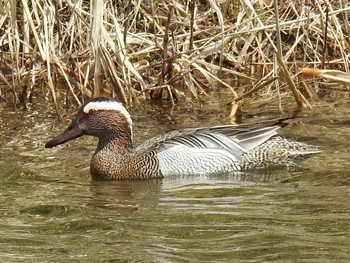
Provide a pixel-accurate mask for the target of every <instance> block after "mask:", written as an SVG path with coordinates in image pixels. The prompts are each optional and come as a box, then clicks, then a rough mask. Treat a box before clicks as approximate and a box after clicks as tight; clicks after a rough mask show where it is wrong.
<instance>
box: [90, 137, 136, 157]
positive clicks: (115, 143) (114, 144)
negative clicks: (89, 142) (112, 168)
mask: <svg viewBox="0 0 350 263" xmlns="http://www.w3.org/2000/svg"><path fill="white" fill-rule="evenodd" d="M132 148H133V143H132V137H131V134H129V133H118V134H110V135H107V136H104V137H100V138H99V141H98V145H97V149H96V151H95V154H97V153H99V152H101V151H106V152H114V153H123V152H127V151H130V150H131V149H132Z"/></svg>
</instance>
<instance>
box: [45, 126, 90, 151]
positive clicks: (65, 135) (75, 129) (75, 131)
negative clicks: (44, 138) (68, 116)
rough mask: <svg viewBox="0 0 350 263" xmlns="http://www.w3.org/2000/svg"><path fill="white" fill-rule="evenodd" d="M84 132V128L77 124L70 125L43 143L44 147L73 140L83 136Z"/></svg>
mask: <svg viewBox="0 0 350 263" xmlns="http://www.w3.org/2000/svg"><path fill="white" fill-rule="evenodd" d="M84 133H85V131H84V130H82V129H81V128H79V126H78V125H74V124H73V125H70V126H69V127H68V128H67V129H66V130H65V131H64V132H62V133H61V134H60V135H58V136H56V137H55V138H53V139H52V140H51V141H49V142H47V143H46V144H45V148H52V147H55V146H57V145H60V144H63V143H65V142H68V141H70V140H74V139H76V138H78V137H80V136H83V135H84Z"/></svg>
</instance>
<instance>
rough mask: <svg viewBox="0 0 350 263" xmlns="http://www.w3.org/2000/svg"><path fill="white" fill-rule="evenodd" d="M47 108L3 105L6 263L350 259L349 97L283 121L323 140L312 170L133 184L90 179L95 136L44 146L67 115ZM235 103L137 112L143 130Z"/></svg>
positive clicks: (175, 124)
mask: <svg viewBox="0 0 350 263" xmlns="http://www.w3.org/2000/svg"><path fill="white" fill-rule="evenodd" d="M39 107H40V106H36V108H35V107H34V108H33V109H31V110H29V111H21V110H19V109H17V110H15V109H12V108H3V109H2V110H1V111H0V114H1V115H0V116H1V119H0V125H1V133H0V142H1V146H2V147H1V149H0V154H1V160H0V167H1V168H0V169H1V170H0V180H1V181H0V211H1V212H0V213H1V217H0V261H1V262H189V261H190V262H271V261H275V262H350V249H349V247H350V202H349V200H350V190H349V185H350V171H349V168H348V164H349V160H350V152H349V149H350V148H349V146H350V140H349V138H350V137H349V136H350V135H349V134H350V126H349V124H350V121H349V119H350V118H349V116H350V115H349V113H350V109H349V108H348V107H347V104H342V105H339V106H336V105H321V106H319V107H315V108H314V109H313V110H312V111H306V110H305V111H304V112H302V113H301V115H300V116H301V120H302V123H301V124H297V125H290V126H289V127H287V128H285V129H283V131H281V132H282V133H283V134H284V135H285V136H287V137H292V138H293V139H298V140H301V141H306V142H308V143H312V144H316V145H320V146H321V147H324V148H325V150H326V151H325V152H324V153H322V154H319V155H317V156H315V158H312V159H310V160H308V161H307V162H306V163H305V164H304V169H278V170H271V171H256V172H254V173H249V174H246V173H243V174H231V175H222V176H219V175H218V176H214V177H206V176H202V177H191V176H190V177H183V178H166V179H163V180H147V181H129V182H95V181H92V180H91V178H90V174H89V168H88V166H89V160H90V157H91V155H92V153H93V151H94V147H95V143H96V141H95V140H94V139H93V138H80V139H77V140H75V141H72V142H69V143H67V144H65V145H63V146H60V147H57V148H54V149H45V148H44V144H45V142H46V141H48V140H49V139H50V138H51V137H52V136H53V135H55V134H57V133H58V132H60V131H61V130H62V129H64V128H65V127H66V125H67V122H63V123H58V122H57V121H56V119H55V115H54V111H53V109H50V110H49V111H46V110H45V111H43V110H42V109H40V108H39ZM42 107H46V105H43V106H42ZM228 113H229V111H228V109H225V110H214V109H210V108H209V109H208V108H206V109H199V108H197V109H190V110H189V109H186V107H184V106H183V107H181V106H180V107H175V108H174V109H169V108H163V107H158V106H153V107H148V108H146V109H142V110H133V112H132V115H133V119H134V123H135V128H134V135H135V140H136V142H141V141H143V140H145V139H146V138H149V137H152V136H154V135H156V134H159V133H161V132H165V131H169V130H172V129H176V128H183V127H187V126H191V127H198V126H207V125H217V124H224V123H228V121H227V120H226V119H225V118H226V116H228ZM271 117H276V116H271ZM254 120H256V121H257V120H259V118H258V117H255V118H249V121H254Z"/></svg>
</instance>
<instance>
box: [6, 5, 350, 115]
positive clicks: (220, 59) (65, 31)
mask: <svg viewBox="0 0 350 263" xmlns="http://www.w3.org/2000/svg"><path fill="white" fill-rule="evenodd" d="M275 2H276V3H275V4H276V5H275V6H274V2H273V1H267V0H240V1H229V0H227V1H214V0H207V1H204V0H203V1H195V0H188V1H132V0H129V1H127V0H124V1H112V0H104V1H102V0H93V1H73V0H66V1H65V0H62V1H49V0H44V1H24V0H23V1H1V2H0V5H1V16H0V30H1V34H0V50H1V56H0V67H1V72H0V96H1V98H2V99H3V100H6V101H12V102H15V103H18V102H20V103H25V102H27V101H30V100H31V98H32V96H33V94H39V93H40V94H43V96H46V97H48V98H52V99H53V101H54V103H55V105H56V108H57V110H58V107H59V106H58V104H59V102H58V98H60V99H61V98H68V99H72V98H73V99H74V100H75V101H77V102H78V103H81V102H82V100H84V99H85V98H90V97H95V96H99V95H106V96H115V97H118V98H119V99H120V100H121V101H122V102H124V103H125V104H137V103H139V102H140V100H146V99H168V100H169V101H171V102H172V103H175V102H176V101H177V100H181V99H187V98H190V99H192V100H202V99H203V98H205V96H208V94H211V92H212V91H220V90H222V89H225V90H227V91H229V94H231V97H230V98H226V99H225V100H226V102H233V105H234V107H233V108H234V109H237V108H238V106H237V105H238V103H241V102H242V100H243V99H245V98H247V96H251V94H252V93H254V92H256V91H258V90H260V91H262V90H264V92H261V93H260V95H261V94H262V96H263V95H264V94H267V93H270V94H271V93H272V94H274V95H273V96H274V97H276V94H277V92H280V91H281V90H282V91H286V93H289V94H293V95H294V98H295V101H296V102H297V105H299V106H302V105H305V104H306V105H308V101H307V96H308V95H310V94H312V93H313V92H312V91H310V90H308V89H310V87H309V86H308V85H307V83H305V81H304V80H303V79H302V78H300V79H299V76H298V74H297V72H298V68H300V67H312V68H320V69H324V68H328V69H340V70H343V71H346V72H349V61H348V60H349V54H348V53H349V35H350V34H349V33H350V26H349V23H348V21H349V10H350V7H349V6H345V2H344V6H343V5H342V4H341V3H342V2H337V1H335V2H332V3H331V2H328V1H323V0H316V1H277V0H275ZM305 2H306V3H305ZM277 4H278V5H277ZM276 77H280V78H276ZM258 80H259V81H258ZM300 81H302V82H303V85H295V83H296V82H300ZM239 83H245V84H247V87H248V88H247V89H238V88H237V84H239ZM253 84H254V85H255V86H254V85H253ZM252 86H253V87H252ZM298 86H302V87H303V89H304V90H305V89H306V92H305V93H303V95H302V93H301V92H300V90H299V88H298ZM43 87H48V88H43ZM251 87H252V88H251ZM291 91H292V93H291ZM242 94H243V95H242Z"/></svg>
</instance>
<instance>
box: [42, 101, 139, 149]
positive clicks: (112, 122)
mask: <svg viewBox="0 0 350 263" xmlns="http://www.w3.org/2000/svg"><path fill="white" fill-rule="evenodd" d="M83 135H91V136H95V137H98V138H99V140H100V143H103V142H104V143H107V142H108V141H111V140H115V139H119V140H123V143H124V144H125V147H131V146H132V120H131V117H130V114H129V113H128V111H127V110H126V109H125V107H124V106H123V105H122V104H121V103H120V102H119V101H117V100H116V99H113V98H106V97H99V98H95V99H92V100H89V101H87V102H85V103H84V105H83V106H82V107H81V108H80V110H79V112H78V114H77V116H76V117H75V119H74V120H73V121H72V123H71V124H70V125H69V127H68V128H67V129H66V130H65V131H64V132H62V133H61V134H60V135H58V136H56V137H55V138H53V139H52V140H50V141H49V142H47V143H46V144H45V148H52V147H54V146H57V145H60V144H63V143H65V142H67V141H70V140H73V139H76V138H78V137H80V136H83Z"/></svg>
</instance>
